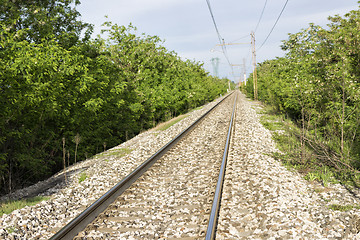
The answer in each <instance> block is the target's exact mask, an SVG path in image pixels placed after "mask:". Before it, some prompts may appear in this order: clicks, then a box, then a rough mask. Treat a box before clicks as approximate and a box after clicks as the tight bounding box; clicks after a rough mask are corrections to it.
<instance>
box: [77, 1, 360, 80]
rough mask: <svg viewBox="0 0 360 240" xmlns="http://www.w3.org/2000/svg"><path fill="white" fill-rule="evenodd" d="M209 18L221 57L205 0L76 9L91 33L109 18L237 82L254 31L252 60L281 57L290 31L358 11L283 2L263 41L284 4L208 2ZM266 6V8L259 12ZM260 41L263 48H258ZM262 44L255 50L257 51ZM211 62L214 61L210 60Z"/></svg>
mask: <svg viewBox="0 0 360 240" xmlns="http://www.w3.org/2000/svg"><path fill="white" fill-rule="evenodd" d="M209 2H210V6H211V9H212V12H213V16H214V19H215V22H216V25H217V28H218V31H219V33H220V35H221V38H222V39H224V41H225V43H242V44H239V45H227V46H226V50H227V55H228V59H229V61H227V59H226V58H225V56H224V54H223V52H222V50H221V47H220V46H216V45H217V44H219V38H218V35H217V33H216V30H215V27H214V24H213V21H212V18H211V15H210V11H209V8H208V5H207V2H206V0H101V1H99V0H82V1H81V4H80V5H79V6H77V10H78V11H79V12H80V13H81V15H82V16H81V19H82V20H83V21H85V22H88V23H91V24H94V35H97V34H99V33H100V29H101V24H102V23H104V22H105V21H106V18H105V15H107V16H108V20H110V21H112V22H113V23H117V24H119V25H125V26H127V25H129V23H132V24H133V25H134V26H135V27H137V29H138V30H137V32H138V33H139V35H140V33H145V34H147V35H152V36H154V35H156V36H159V37H160V38H161V39H162V40H164V44H163V45H164V46H165V47H166V48H167V49H168V50H169V51H175V52H176V53H177V54H178V55H179V56H180V57H181V58H182V59H184V60H185V59H190V60H195V61H197V62H201V63H203V64H204V68H205V69H206V71H208V72H209V73H210V74H212V75H216V72H215V69H214V66H213V64H212V61H211V60H212V59H215V58H219V60H218V68H217V69H218V70H217V75H218V76H219V77H221V78H223V77H226V78H229V79H230V80H232V81H234V82H238V81H239V80H240V79H241V78H242V77H243V74H242V72H243V66H233V67H230V65H229V63H230V64H234V65H242V64H243V63H244V62H245V69H246V73H247V76H248V75H249V73H251V72H252V65H251V63H252V58H251V56H252V54H251V45H250V42H251V37H250V33H251V32H252V31H255V28H256V26H257V23H258V22H259V19H260V15H261V12H262V10H263V9H264V12H263V15H262V18H261V20H260V22H259V25H258V27H257V29H256V32H255V46H256V49H257V51H256V61H257V62H258V63H259V62H263V61H265V60H269V59H274V58H276V57H282V56H284V54H285V53H284V52H283V51H282V50H281V48H280V46H281V43H282V40H287V39H288V34H289V33H297V32H300V31H301V29H306V28H307V27H308V25H309V23H314V24H316V25H320V26H322V27H326V25H327V24H328V23H329V20H328V19H327V18H328V16H334V15H336V14H338V15H341V16H343V15H344V14H345V13H347V12H349V11H351V10H355V9H358V6H359V4H358V3H357V0H288V3H287V5H286V7H285V9H284V11H283V13H282V15H281V17H280V19H279V21H278V22H277V24H276V26H275V28H274V30H273V31H272V33H271V35H270V36H269V38H268V39H267V41H266V42H264V41H265V39H266V37H267V36H268V34H269V33H270V30H271V28H272V27H273V26H274V24H275V21H276V19H277V18H278V16H279V14H280V12H281V10H282V9H283V7H284V5H285V2H286V0H268V1H266V0H252V1H249V0H247V1H245V0H209ZM265 2H266V6H265V8H264V5H265ZM263 43H264V44H263ZM261 45H263V46H262V47H261V48H260V49H259V47H260V46H261ZM213 62H216V60H215V61H213Z"/></svg>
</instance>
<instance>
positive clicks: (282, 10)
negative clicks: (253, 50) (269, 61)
mask: <svg viewBox="0 0 360 240" xmlns="http://www.w3.org/2000/svg"><path fill="white" fill-rule="evenodd" d="M288 2H289V0H286V2H285V4H284V6H283V8H282V9H281V12H280V14H279V16H278V18H277V19H276V21H275V23H274V25H273V27H272V28H271V30H270V32H269V34H268V35H267V37H266V38H265V40H264V41H263V43H262V44H261V45H260V47H259V48H258V49H257V51H259V50H260V49H261V48H262V47H263V46H264V44H265V43H266V41H267V40H268V38H269V37H270V35H271V33H272V32H273V30H274V28H275V26H276V24H277V23H278V21H279V19H280V17H281V15H282V13H283V12H284V10H285V7H286V5H287V3H288Z"/></svg>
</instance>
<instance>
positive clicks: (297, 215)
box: [0, 94, 360, 239]
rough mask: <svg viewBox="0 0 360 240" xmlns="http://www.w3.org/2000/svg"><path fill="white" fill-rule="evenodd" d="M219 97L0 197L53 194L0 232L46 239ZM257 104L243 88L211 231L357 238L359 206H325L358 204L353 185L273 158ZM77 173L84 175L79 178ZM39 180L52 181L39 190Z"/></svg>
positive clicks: (237, 235) (0, 222) (15, 215)
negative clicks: (310, 175) (317, 179)
mask: <svg viewBox="0 0 360 240" xmlns="http://www.w3.org/2000/svg"><path fill="white" fill-rule="evenodd" d="M218 101H219V99H218V100H216V101H214V102H212V103H209V104H207V105H205V106H204V107H203V108H202V109H199V110H196V111H193V112H191V113H188V114H187V117H186V118H184V119H183V120H181V121H180V122H178V123H176V124H175V125H173V126H171V127H170V128H168V129H167V130H165V131H158V130H156V129H152V130H149V131H146V132H144V133H141V134H139V135H138V136H136V137H134V138H133V139H130V140H129V141H127V142H124V143H122V144H121V145H119V146H116V147H114V148H112V149H109V150H107V151H105V152H103V153H100V154H98V155H96V156H94V157H93V158H91V159H88V160H86V161H83V162H80V163H78V164H76V165H73V166H71V167H69V168H68V169H67V175H68V182H67V184H66V185H65V184H64V182H63V181H60V180H59V179H61V178H62V176H63V172H60V173H58V174H57V175H55V176H54V177H52V178H50V179H48V180H46V181H43V182H40V183H38V184H36V185H34V186H32V187H29V188H26V189H22V190H19V191H17V192H15V193H13V194H11V195H8V196H3V197H1V198H0V200H2V201H3V200H5V199H6V198H22V197H25V196H32V195H34V194H36V193H38V192H41V194H40V195H45V196H50V197H51V198H50V200H48V201H43V202H41V203H39V204H37V205H35V206H31V207H25V208H23V209H20V210H15V211H13V212H12V213H10V214H4V215H3V216H1V217H0V239H48V238H49V237H50V236H52V235H53V234H54V233H55V232H57V231H58V230H59V229H60V228H61V227H63V226H64V225H65V224H66V223H68V222H69V221H70V220H71V219H73V218H74V217H75V216H77V215H78V214H79V213H80V212H81V211H83V210H84V209H85V208H86V207H88V206H89V205H90V204H91V203H92V202H93V201H95V200H96V199H97V198H99V197H100V196H101V195H102V194H104V193H105V192H106V191H107V190H109V189H110V188H111V187H112V186H114V185H115V184H116V183H117V182H119V181H120V180H121V179H122V178H123V177H125V176H126V175H127V174H129V173H130V172H131V171H132V170H133V169H135V168H136V167H137V166H138V165H139V164H140V163H142V162H143V161H145V160H146V159H147V158H148V157H150V156H151V155H152V154H153V153H155V152H156V151H157V150H158V149H159V148H161V147H162V146H163V145H164V144H166V143H167V142H169V141H170V140H171V139H172V138H173V137H175V136H176V135H177V134H179V133H180V132H181V131H182V130H183V129H185V128H186V127H187V126H188V125H190V124H191V123H192V122H194V121H195V120H196V119H197V118H198V117H200V116H201V115H202V114H203V113H205V112H206V111H207V110H208V109H210V108H211V107H212V106H214V105H215V104H216V103H217V102H218ZM260 108H261V107H260V106H259V104H257V103H256V102H252V101H249V100H247V99H246V98H245V96H244V95H242V94H240V96H238V105H237V113H236V120H235V129H234V132H233V136H232V138H233V139H232V143H231V146H230V152H229V159H228V163H227V170H226V173H225V182H224V189H223V199H222V200H221V209H220V217H219V225H218V228H217V239H360V233H359V232H360V217H359V216H360V210H358V209H356V208H353V209H352V210H349V211H345V212H341V211H334V210H331V209H329V206H330V205H331V204H339V205H360V193H359V191H358V190H356V189H351V190H352V191H351V192H349V191H348V190H347V189H345V187H343V186H342V185H340V184H330V185H329V186H328V187H326V188H325V187H323V186H322V185H320V184H318V183H311V182H307V181H305V180H304V179H303V177H302V176H301V175H300V174H298V173H296V172H293V171H289V170H287V169H286V168H285V167H284V166H283V165H282V164H281V163H280V162H279V161H277V160H275V159H274V158H272V157H271V153H272V152H274V151H277V150H276V148H275V143H274V142H273V141H272V139H271V133H270V131H269V130H267V129H265V128H264V127H263V126H262V125H261V124H260V123H259V116H260V115H259V114H257V113H256V110H257V109H260ZM124 149H127V150H128V151H131V152H130V153H126V154H125V155H124V156H123V154H120V153H122V151H123V150H124ZM82 173H86V175H87V176H88V178H86V179H85V180H84V181H83V182H81V183H79V177H80V175H81V174H82ZM195 180H196V181H198V180H199V181H200V179H195ZM195 184H196V183H195ZM42 186H50V187H49V188H48V189H47V190H46V191H40V190H39V189H41V187H42ZM178 193H179V194H182V193H183V192H182V191H178ZM155 201H156V199H154V201H153V202H155ZM204 201H207V200H206V198H205V199H204ZM199 204H200V205H201V204H203V203H199ZM197 205H198V202H194V203H193V205H191V206H190V205H189V207H188V208H187V209H185V208H184V209H177V211H178V212H179V214H184V217H183V221H184V222H186V221H194V222H196V221H197V220H195V219H191V218H190V219H189V218H188V217H187V216H185V213H186V214H188V213H189V212H191V211H193V209H194V208H195V207H196V206H197ZM184 211H185V213H184ZM124 214H126V212H125V213H124ZM158 218H159V219H160V220H162V219H167V218H168V216H166V211H164V214H163V215H159V216H158V217H157V218H155V219H154V221H158V220H159V219H158ZM170 218H171V217H170ZM139 226H140V225H139ZM197 226H198V225H197V223H196V224H194V225H193V229H195V230H192V229H191V227H190V226H189V228H188V229H186V228H184V226H181V227H179V231H185V230H186V231H188V232H186V234H188V233H190V232H191V231H194V232H197V233H199V232H198V231H199V228H198V227H197ZM124 229H125V230H126V228H123V230H124ZM105 230H106V229H105ZM120 230H121V229H120ZM125 232H126V231H125ZM163 233H164V234H165V236H168V237H176V234H175V233H173V232H172V233H170V232H169V231H165V230H164V232H163ZM148 234H149V238H150V236H153V235H152V234H153V233H152V232H151V231H150V232H148ZM186 234H185V235H186ZM125 235H126V234H125ZM125 235H124V236H125ZM185 235H184V236H185ZM127 236H129V234H128V235H127ZM180 236H181V235H180ZM186 236H187V235H186ZM165 238H166V237H165ZM200 239H201V238H200Z"/></svg>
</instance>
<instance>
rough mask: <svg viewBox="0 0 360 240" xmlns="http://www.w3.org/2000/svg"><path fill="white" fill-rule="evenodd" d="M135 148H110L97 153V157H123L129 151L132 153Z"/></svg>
mask: <svg viewBox="0 0 360 240" xmlns="http://www.w3.org/2000/svg"><path fill="white" fill-rule="evenodd" d="M132 151H133V150H132V149H130V148H115V149H110V150H108V151H105V152H102V153H99V154H97V155H96V157H104V156H107V157H109V156H116V157H123V156H125V155H127V154H129V153H131V152H132ZM105 161H108V160H105Z"/></svg>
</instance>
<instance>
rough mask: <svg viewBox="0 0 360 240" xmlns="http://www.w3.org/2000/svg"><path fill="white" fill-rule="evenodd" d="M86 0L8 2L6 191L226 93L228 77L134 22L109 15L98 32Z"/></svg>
mask: <svg viewBox="0 0 360 240" xmlns="http://www.w3.org/2000/svg"><path fill="white" fill-rule="evenodd" d="M79 4H80V2H79V1H78V0H26V1H25V0H23V1H11V0H4V1H3V3H2V4H1V6H0V106H1V111H0V176H1V177H0V193H1V194H4V193H8V192H11V191H13V190H14V189H16V188H19V187H23V186H25V185H28V184H31V183H34V182H36V181H38V180H42V179H44V178H46V177H48V176H50V175H51V174H53V173H55V172H57V171H59V170H60V169H61V168H62V167H63V157H64V156H66V159H67V160H66V161H69V162H70V164H71V163H74V162H75V161H81V160H84V159H86V158H88V157H90V156H91V155H93V154H96V153H98V152H101V151H103V150H104V149H106V148H109V147H112V146H115V145H118V144H120V143H121V142H123V141H125V140H127V139H129V138H131V137H133V136H135V135H136V134H138V133H139V132H140V131H142V130H144V129H148V128H151V127H153V126H155V125H156V124H157V123H158V122H161V121H166V120H168V119H170V118H171V117H174V116H177V115H179V114H183V113H185V112H187V111H188V110H190V109H192V108H195V107H197V106H200V105H203V104H204V103H206V102H209V101H212V100H213V99H214V98H216V97H217V96H219V94H221V93H224V92H226V89H227V82H228V80H227V79H219V78H216V77H213V76H210V75H209V74H208V73H207V72H206V71H205V70H204V69H203V67H202V64H201V63H198V62H195V61H190V60H182V59H181V58H180V57H179V56H178V55H177V54H176V53H175V52H173V51H169V50H167V49H166V48H165V47H163V46H162V43H163V42H162V40H161V39H160V38H159V37H157V36H148V35H145V34H140V35H137V34H135V32H136V31H135V30H136V28H135V27H134V26H132V25H131V24H130V25H129V26H127V27H125V26H120V25H117V24H113V23H111V22H110V21H109V22H105V23H104V25H103V30H102V33H103V34H102V35H99V36H97V37H95V38H92V37H91V34H92V31H93V28H92V25H90V24H88V23H84V22H82V21H81V20H79V17H80V13H79V12H78V11H77V10H76V6H77V5H79ZM104 36H105V37H104ZM69 159H70V160H69Z"/></svg>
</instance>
